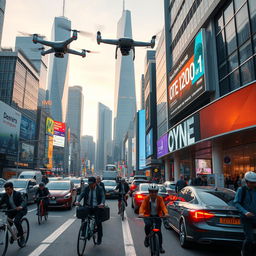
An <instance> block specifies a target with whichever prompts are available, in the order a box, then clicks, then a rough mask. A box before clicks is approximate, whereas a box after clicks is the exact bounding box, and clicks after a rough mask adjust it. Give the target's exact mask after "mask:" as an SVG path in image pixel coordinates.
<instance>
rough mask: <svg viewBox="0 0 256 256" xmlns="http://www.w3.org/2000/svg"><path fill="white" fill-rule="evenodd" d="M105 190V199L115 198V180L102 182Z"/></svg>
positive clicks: (116, 195)
mask: <svg viewBox="0 0 256 256" xmlns="http://www.w3.org/2000/svg"><path fill="white" fill-rule="evenodd" d="M102 182H103V183H104V186H105V190H106V198H117V197H118V192H116V191H115V189H116V186H117V183H116V181H115V180H102Z"/></svg>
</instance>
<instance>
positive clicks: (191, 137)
mask: <svg viewBox="0 0 256 256" xmlns="http://www.w3.org/2000/svg"><path fill="white" fill-rule="evenodd" d="M199 140H200V130H199V116H198V115H193V116H191V117H189V118H188V119H186V120H185V121H183V122H181V123H179V124H178V125H177V126H175V127H174V128H172V129H171V130H170V131H169V132H168V149H169V152H173V151H175V150H178V149H181V148H183V147H187V146H189V145H192V144H194V143H195V142H197V141H199Z"/></svg>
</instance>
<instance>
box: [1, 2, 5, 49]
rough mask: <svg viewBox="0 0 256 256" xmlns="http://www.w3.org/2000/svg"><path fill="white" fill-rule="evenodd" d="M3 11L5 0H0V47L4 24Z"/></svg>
mask: <svg viewBox="0 0 256 256" xmlns="http://www.w3.org/2000/svg"><path fill="white" fill-rule="evenodd" d="M4 11H5V0H0V48H1V41H2V33H3V26H4Z"/></svg>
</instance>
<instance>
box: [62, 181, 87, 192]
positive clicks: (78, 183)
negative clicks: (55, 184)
mask: <svg viewBox="0 0 256 256" xmlns="http://www.w3.org/2000/svg"><path fill="white" fill-rule="evenodd" d="M64 180H71V181H72V182H73V183H74V185H75V188H76V191H77V194H78V195H79V194H81V191H82V189H83V188H84V180H83V179H82V178H76V177H65V178H64Z"/></svg>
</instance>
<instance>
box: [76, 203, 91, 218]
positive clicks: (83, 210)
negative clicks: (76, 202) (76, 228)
mask: <svg viewBox="0 0 256 256" xmlns="http://www.w3.org/2000/svg"><path fill="white" fill-rule="evenodd" d="M88 214H89V208H87V207H82V206H80V207H77V208H76V217H77V218H78V219H85V218H87V217H88Z"/></svg>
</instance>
